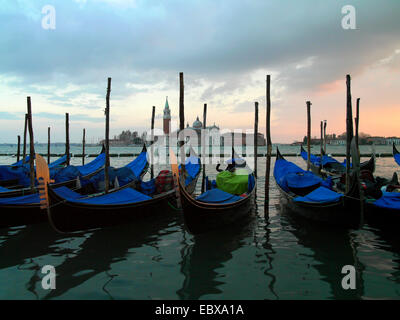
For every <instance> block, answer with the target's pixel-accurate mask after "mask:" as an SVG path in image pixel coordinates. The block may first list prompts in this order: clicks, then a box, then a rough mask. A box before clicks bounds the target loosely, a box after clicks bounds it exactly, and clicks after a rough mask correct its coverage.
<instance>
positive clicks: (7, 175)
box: [0, 165, 30, 186]
mask: <svg viewBox="0 0 400 320" xmlns="http://www.w3.org/2000/svg"><path fill="white" fill-rule="evenodd" d="M0 180H17V181H18V182H17V184H20V185H23V186H29V184H30V169H29V166H28V165H22V166H18V167H12V166H0Z"/></svg>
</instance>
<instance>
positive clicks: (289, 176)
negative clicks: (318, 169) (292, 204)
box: [274, 159, 323, 192]
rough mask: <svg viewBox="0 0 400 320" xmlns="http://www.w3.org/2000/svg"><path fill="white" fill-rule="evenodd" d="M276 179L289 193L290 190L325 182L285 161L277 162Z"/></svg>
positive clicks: (275, 168)
mask: <svg viewBox="0 0 400 320" xmlns="http://www.w3.org/2000/svg"><path fill="white" fill-rule="evenodd" d="M274 177H275V180H276V182H277V183H278V184H279V186H280V187H281V188H282V189H283V190H285V191H286V192H289V191H290V188H307V187H310V186H313V185H317V184H320V183H321V182H322V181H323V180H322V179H321V178H320V177H318V176H316V175H315V174H313V173H312V172H309V171H305V170H303V169H302V168H300V167H299V166H297V165H295V164H294V163H292V162H289V161H286V160H284V159H278V160H276V162H275V167H274Z"/></svg>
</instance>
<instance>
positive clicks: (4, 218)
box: [0, 147, 148, 228]
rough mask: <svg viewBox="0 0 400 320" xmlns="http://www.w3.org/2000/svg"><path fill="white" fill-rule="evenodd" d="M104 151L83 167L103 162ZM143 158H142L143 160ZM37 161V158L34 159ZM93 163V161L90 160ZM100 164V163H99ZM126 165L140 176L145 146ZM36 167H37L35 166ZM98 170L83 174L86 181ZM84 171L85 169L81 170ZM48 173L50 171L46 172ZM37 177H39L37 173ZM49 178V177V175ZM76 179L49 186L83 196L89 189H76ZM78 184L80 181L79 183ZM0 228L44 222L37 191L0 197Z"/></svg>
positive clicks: (144, 164) (143, 170)
mask: <svg viewBox="0 0 400 320" xmlns="http://www.w3.org/2000/svg"><path fill="white" fill-rule="evenodd" d="M102 155H104V153H101V154H100V156H101V158H99V157H97V158H96V159H98V161H97V162H95V163H94V165H92V166H90V163H89V164H88V167H85V170H86V172H90V168H93V167H96V166H98V165H99V162H100V161H103V162H104V158H103V156H102ZM37 157H38V159H40V160H41V162H43V161H44V163H45V165H46V168H47V172H49V170H48V167H47V164H46V162H45V160H44V159H43V158H42V157H41V156H38V155H37ZM143 158H144V160H143ZM36 162H38V160H36ZM91 163H93V162H91ZM100 164H101V163H100ZM127 167H130V168H131V169H132V171H133V172H134V173H135V175H137V177H138V178H141V177H142V176H143V175H144V174H145V173H146V171H147V168H148V162H147V150H146V147H143V150H142V152H141V153H140V155H139V156H138V157H137V158H136V159H135V160H133V161H132V162H131V163H130V164H128V165H127ZM36 169H38V168H36ZM100 170H103V169H97V170H96V171H94V172H92V173H89V174H88V175H86V176H85V178H86V179H87V181H89V182H90V179H91V178H92V177H93V176H94V175H95V174H96V173H99V171H100ZM83 172H85V171H83ZM48 174H49V175H50V173H48ZM37 177H39V176H38V175H37ZM49 179H50V177H49ZM81 180H82V181H85V179H81ZM75 184H76V181H75V180H72V181H65V182H62V183H56V184H51V187H52V188H54V189H57V190H58V189H60V190H65V192H67V193H68V194H69V193H70V194H74V195H75V194H76V195H79V197H83V196H84V195H83V194H82V193H85V190H90V189H87V188H80V189H76V188H75V187H76V186H75ZM79 184H80V183H79ZM68 186H69V187H74V188H75V191H73V190H71V189H70V188H68ZM0 212H1V214H0V228H3V227H12V226H18V225H29V224H34V223H39V222H44V221H46V220H47V214H46V210H45V209H44V208H41V205H40V195H39V193H37V192H36V193H30V194H27V195H23V196H16V197H7V198H0Z"/></svg>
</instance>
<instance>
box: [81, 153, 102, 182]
mask: <svg viewBox="0 0 400 320" xmlns="http://www.w3.org/2000/svg"><path fill="white" fill-rule="evenodd" d="M105 161H106V154H105V153H100V154H99V155H98V156H97V157H96V158H95V159H94V160H92V161H91V162H89V163H88V164H85V165H83V166H77V167H76V168H77V169H78V170H79V172H80V173H81V175H82V176H86V175H88V174H90V173H93V172H95V171H97V170H98V169H100V168H101V167H103V166H104V164H105Z"/></svg>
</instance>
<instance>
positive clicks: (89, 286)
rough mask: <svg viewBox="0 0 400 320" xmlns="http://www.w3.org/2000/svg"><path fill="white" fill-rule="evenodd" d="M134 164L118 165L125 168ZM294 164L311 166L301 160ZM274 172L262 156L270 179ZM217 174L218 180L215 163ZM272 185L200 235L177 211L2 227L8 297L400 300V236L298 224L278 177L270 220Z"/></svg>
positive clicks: (382, 168)
mask: <svg viewBox="0 0 400 320" xmlns="http://www.w3.org/2000/svg"><path fill="white" fill-rule="evenodd" d="M287 148H288V149H287V150H289V149H290V150H293V152H296V151H298V148H289V147H287ZM367 148H368V147H367ZM290 150H289V151H290ZM316 150H317V149H316ZM97 151H98V150H97ZM131 152H132V151H131ZM366 152H370V151H369V150H368V149H367V150H366ZM381 152H383V151H381ZM384 152H390V146H389V147H387V149H385V150H384ZM0 160H1V161H2V162H3V163H11V162H12V161H13V160H15V159H12V158H7V157H2V158H1V159H0ZM130 160H131V158H112V159H111V161H112V165H115V166H120V165H123V164H124V163H127V162H129V161H130ZM290 160H292V161H293V162H295V163H296V164H299V165H301V166H302V167H304V163H303V161H302V159H301V158H299V157H291V158H290ZM73 161H74V163H79V160H78V159H74V160H73ZM377 167H378V169H377V174H379V175H382V176H386V177H390V176H391V175H392V173H393V171H395V170H397V167H396V165H395V163H394V161H393V159H392V158H379V159H378V160H377ZM264 168H265V160H264V159H263V158H259V159H258V170H259V175H260V176H261V177H262V176H264ZM272 168H273V167H272ZM207 171H208V172H209V173H210V175H212V174H215V170H214V166H211V165H209V166H207ZM264 182H265V180H264V178H259V179H258V198H257V204H256V206H255V213H256V214H255V217H254V218H253V219H252V220H251V221H249V222H246V223H243V224H242V225H241V226H235V227H229V228H226V229H223V230H218V231H217V232H210V233H208V234H204V235H202V236H199V237H193V236H192V235H190V234H188V233H187V232H186V231H185V228H184V225H183V220H182V216H181V213H180V212H178V211H175V210H173V209H172V208H170V209H169V210H168V211H166V210H164V208H160V211H161V215H160V216H158V217H157V218H153V219H147V220H143V221H140V222H137V223H135V224H132V225H125V226H119V227H113V228H108V229H101V230H92V231H88V232H83V233H76V234H69V235H60V234H57V233H55V232H54V231H52V230H51V228H50V227H49V226H48V225H47V224H40V225H35V226H21V227H17V228H10V229H0V299H398V298H399V297H400V285H399V282H400V257H399V253H400V242H399V240H400V234H398V233H393V232H389V231H384V230H380V229H377V228H374V227H373V226H368V225H367V224H366V225H364V227H363V228H362V229H361V230H338V229H334V228H328V227H322V226H321V225H315V224H310V223H308V222H306V221H304V220H299V219H294V218H293V217H292V216H291V215H289V214H286V213H285V212H282V211H281V209H280V205H279V193H278V191H277V189H276V185H275V182H274V180H273V179H271V190H270V193H271V202H270V215H269V217H267V218H265V217H264V208H263V200H264V198H263V193H264ZM199 187H200V183H199V184H198V188H199ZM47 264H50V265H53V266H55V268H56V271H57V282H56V289H55V290H50V291H46V290H44V289H42V287H41V279H42V277H43V274H42V273H41V268H42V267H43V266H44V265H47ZM344 265H354V266H355V267H356V268H357V270H358V274H357V283H356V285H357V289H356V290H348V291H345V290H344V289H342V287H341V280H342V276H343V275H342V274H341V269H342V267H343V266H344Z"/></svg>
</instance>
